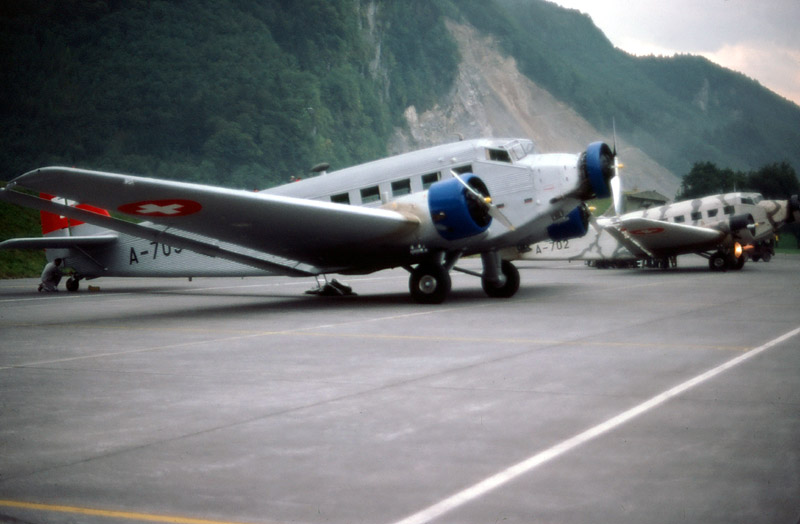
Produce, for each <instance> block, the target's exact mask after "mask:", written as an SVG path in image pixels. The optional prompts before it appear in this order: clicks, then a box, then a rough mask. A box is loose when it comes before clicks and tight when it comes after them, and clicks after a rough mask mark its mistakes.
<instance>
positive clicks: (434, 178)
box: [422, 173, 439, 189]
mask: <svg viewBox="0 0 800 524" xmlns="http://www.w3.org/2000/svg"><path fill="white" fill-rule="evenodd" d="M438 181H439V173H428V174H427V175H422V189H428V188H429V187H431V186H432V185H433V184H435V183H436V182H438Z"/></svg>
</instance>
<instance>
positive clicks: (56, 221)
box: [39, 193, 110, 235]
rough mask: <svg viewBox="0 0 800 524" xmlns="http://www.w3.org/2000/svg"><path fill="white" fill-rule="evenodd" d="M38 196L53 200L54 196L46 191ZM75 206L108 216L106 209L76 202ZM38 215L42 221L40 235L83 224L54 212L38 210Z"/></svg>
mask: <svg viewBox="0 0 800 524" xmlns="http://www.w3.org/2000/svg"><path fill="white" fill-rule="evenodd" d="M39 197H40V198H44V199H46V200H53V199H54V198H56V197H54V196H53V195H48V194H46V193H40V194H39ZM62 203H63V202H62ZM75 207H77V208H78V209H84V210H86V211H92V212H94V213H97V214H100V215H104V216H110V215H109V214H108V211H106V210H105V209H100V208H99V207H94V206H90V205H88V204H78V205H77V206H75ZM39 215H40V217H41V221H42V235H47V234H49V233H52V232H53V231H59V230H61V229H67V228H70V227H75V226H79V225H81V224H83V222H81V221H80V220H74V219H72V218H67V217H65V216H60V215H56V214H54V213H49V212H47V211H40V212H39Z"/></svg>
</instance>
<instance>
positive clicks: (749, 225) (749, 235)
mask: <svg viewBox="0 0 800 524" xmlns="http://www.w3.org/2000/svg"><path fill="white" fill-rule="evenodd" d="M721 229H722V231H724V232H726V233H730V234H731V235H732V236H733V237H735V238H736V239H739V240H744V241H745V242H752V241H753V240H754V238H755V232H756V221H755V219H754V218H753V215H751V214H750V213H742V214H739V215H734V216H732V217H730V218H729V219H728V221H727V222H722V224H721Z"/></svg>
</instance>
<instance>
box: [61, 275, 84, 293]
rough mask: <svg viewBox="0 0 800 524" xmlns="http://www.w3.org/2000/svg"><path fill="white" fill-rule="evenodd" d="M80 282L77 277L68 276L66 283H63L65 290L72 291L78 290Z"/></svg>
mask: <svg viewBox="0 0 800 524" xmlns="http://www.w3.org/2000/svg"><path fill="white" fill-rule="evenodd" d="M80 282H81V281H80V280H78V279H77V278H73V277H69V278H68V279H67V283H66V284H64V285H65V286H66V288H67V291H72V292H73V293H74V292H75V291H78V287H80Z"/></svg>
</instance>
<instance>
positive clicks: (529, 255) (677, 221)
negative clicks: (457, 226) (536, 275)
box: [520, 193, 800, 271]
mask: <svg viewBox="0 0 800 524" xmlns="http://www.w3.org/2000/svg"><path fill="white" fill-rule="evenodd" d="M796 220H800V202H798V197H797V195H795V196H793V197H792V198H791V199H789V200H764V199H763V198H762V197H761V195H760V194H758V193H726V194H720V195H712V196H707V197H704V198H698V199H694V200H686V201H682V202H675V203H673V204H667V205H664V206H659V207H654V208H650V209H644V210H639V211H634V212H631V213H627V214H624V215H622V216H614V217H601V218H598V219H596V220H594V219H592V224H593V227H592V228H590V231H589V232H588V233H587V234H586V235H585V236H584V237H582V238H579V239H570V240H565V241H560V242H558V241H553V242H540V243H537V244H534V245H532V246H531V247H530V250H526V252H525V253H523V254H522V255H520V258H523V259H529V260H585V261H587V263H589V264H591V265H593V266H595V267H599V268H606V267H620V266H622V267H629V264H630V263H631V262H635V263H638V261H640V260H647V261H651V262H653V263H654V265H655V266H657V267H661V268H667V267H669V266H670V265H674V264H675V263H676V262H675V257H676V256H678V255H683V254H688V253H696V254H699V255H701V256H704V257H706V258H707V259H708V265H709V267H710V268H711V269H712V270H714V271H725V270H727V269H741V268H742V267H743V266H744V263H745V258H746V257H745V254H748V255H749V256H750V257H751V258H753V259H754V260H758V259H759V258H764V259H765V260H768V256H769V255H770V253H771V244H772V240H773V238H774V235H775V231H776V230H777V229H778V228H779V227H780V226H781V225H783V224H784V223H787V222H794V221H796Z"/></svg>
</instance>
